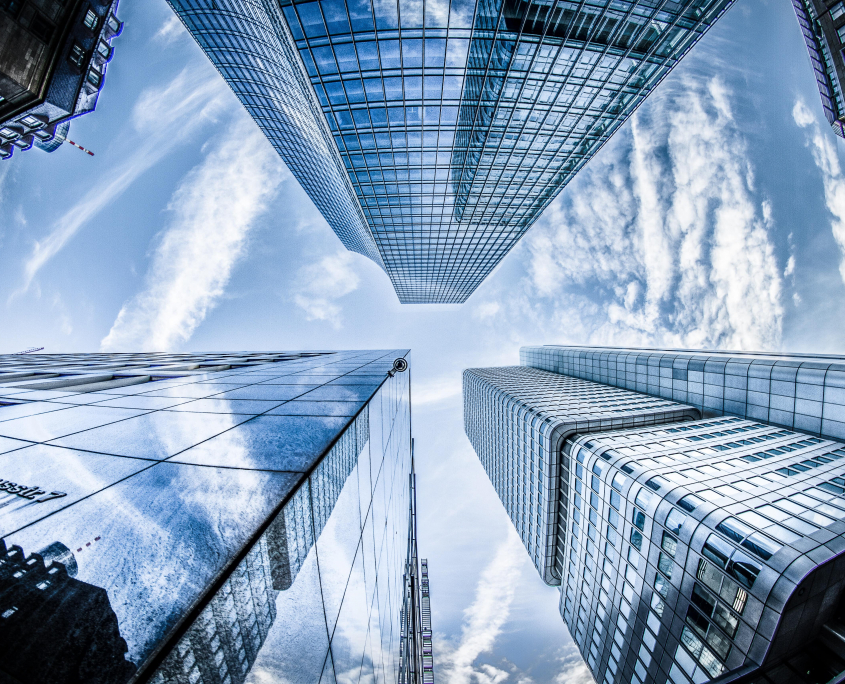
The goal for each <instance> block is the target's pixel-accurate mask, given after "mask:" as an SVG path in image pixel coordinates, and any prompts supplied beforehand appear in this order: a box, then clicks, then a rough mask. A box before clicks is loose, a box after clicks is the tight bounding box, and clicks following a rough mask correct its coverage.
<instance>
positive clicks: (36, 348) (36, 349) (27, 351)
mask: <svg viewBox="0 0 845 684" xmlns="http://www.w3.org/2000/svg"><path fill="white" fill-rule="evenodd" d="M42 349H44V347H30V348H29V349H24V350H23V351H22V352H15V353H14V354H13V356H17V355H18V354H32V352H37V351H41V350H42Z"/></svg>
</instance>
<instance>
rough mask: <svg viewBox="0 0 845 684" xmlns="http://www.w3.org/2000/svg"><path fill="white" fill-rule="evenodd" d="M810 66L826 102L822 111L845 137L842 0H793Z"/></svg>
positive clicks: (844, 66)
mask: <svg viewBox="0 0 845 684" xmlns="http://www.w3.org/2000/svg"><path fill="white" fill-rule="evenodd" d="M792 6H793V8H794V9H795V16H796V17H797V18H798V26H799V27H800V28H801V33H802V35H803V36H804V43H805V44H806V46H807V52H808V55H809V57H810V66H811V67H812V68H813V74H814V75H815V77H816V85H817V86H818V88H819V95H821V99H822V109H824V115H825V118H826V119H827V121H828V123H829V124H830V125H831V127H832V128H833V131H834V133H836V135H838V136H839V137H840V138H845V104H843V100H842V84H843V82H845V57H843V55H842V50H843V47H845V4H843V3H842V1H841V0H835V1H834V2H826V1H825V0H792Z"/></svg>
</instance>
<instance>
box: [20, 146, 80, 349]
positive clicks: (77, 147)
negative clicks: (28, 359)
mask: <svg viewBox="0 0 845 684" xmlns="http://www.w3.org/2000/svg"><path fill="white" fill-rule="evenodd" d="M65 142H69V143H70V144H71V145H73V146H74V147H75V148H76V149H78V150H82V151H83V152H85V153H86V154H90V155H91V156H92V157H93V156H94V153H93V152H92V151H91V150H87V149H85V148H84V147H82V145H79V144H77V143H75V142H73V140H71V139H70V138H68V139H66V140H65ZM42 349H43V347H42ZM21 353H23V352H21Z"/></svg>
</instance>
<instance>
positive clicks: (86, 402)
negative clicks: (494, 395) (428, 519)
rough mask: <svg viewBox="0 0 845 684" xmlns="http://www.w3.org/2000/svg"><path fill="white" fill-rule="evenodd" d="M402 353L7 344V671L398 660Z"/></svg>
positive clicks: (100, 674) (220, 678)
mask: <svg viewBox="0 0 845 684" xmlns="http://www.w3.org/2000/svg"><path fill="white" fill-rule="evenodd" d="M408 358H409V353H408V351H407V350H381V351H355V352H343V351H340V352H328V351H321V352H291V353H236V354H54V355H25V356H21V355H13V356H2V357H0V524H2V530H0V678H6V676H7V675H8V677H9V678H11V679H10V681H20V682H33V683H35V682H52V683H54V684H65V683H67V684H70V683H71V682H78V683H80V684H81V683H82V682H102V683H103V684H123V683H124V682H128V681H130V680H131V681H132V682H153V683H154V684H198V683H200V682H201V683H203V684H212V683H213V684H236V683H238V684H239V683H241V682H247V681H286V682H318V681H319V682H335V681H352V680H354V681H359V680H360V681H374V682H395V681H397V679H398V676H399V659H400V639H401V636H402V617H403V599H404V595H405V582H404V578H403V574H404V573H405V571H406V569H407V567H408V566H409V563H411V564H415V563H416V556H417V552H416V535H415V534H412V532H413V531H414V530H413V528H412V527H411V525H410V522H411V521H410V511H411V504H410V497H411V485H410V483H411V482H412V473H413V462H412V454H411V449H412V447H411V424H410V377H409V375H410V373H409V372H406V369H407V361H406V359H408ZM411 554H412V556H413V557H412V558H411V559H410V560H409V556H410V555H411ZM429 648H430V646H429ZM429 669H430V668H429ZM4 680H5V679H4ZM413 681H414V682H417V681H422V679H415V680H413Z"/></svg>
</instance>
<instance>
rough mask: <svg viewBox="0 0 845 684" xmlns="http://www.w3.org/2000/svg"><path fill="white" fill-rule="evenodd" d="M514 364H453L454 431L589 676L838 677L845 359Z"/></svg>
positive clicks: (600, 356) (565, 356)
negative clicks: (460, 409) (459, 400)
mask: <svg viewBox="0 0 845 684" xmlns="http://www.w3.org/2000/svg"><path fill="white" fill-rule="evenodd" d="M521 363H522V364H523V365H521V366H518V367H513V368H487V369H469V370H466V371H464V407H465V408H464V420H465V426H466V432H467V435H468V437H469V438H470V441H471V442H472V444H473V447H474V448H475V450H476V453H477V454H478V456H479V459H480V460H481V462H482V465H483V466H484V468H485V470H486V471H487V473H488V475H489V477H490V480H491V482H492V484H493V486H494V488H495V489H496V491H497V493H498V494H499V496H500V498H501V500H502V503H503V504H504V505H505V508H506V509H507V511H508V513H509V515H510V517H511V519H512V520H513V522H514V525H515V526H516V527H517V529H518V530H519V532H520V534H521V536H522V539H523V542H524V543H525V546H526V549H527V550H528V552H529V554H530V555H531V556H532V558H533V559H534V563H535V565H536V566H537V568H538V570H539V572H540V574H541V576H542V577H543V579H544V580H545V581H546V582H547V583H549V584H552V585H558V586H560V612H561V615H562V617H563V619H564V621H565V623H566V625H567V627H568V629H569V632H570V634H571V635H572V637H573V639H574V640H575V643H576V644H577V646H578V648H579V650H580V651H581V654H582V656H583V657H584V660H585V661H586V662H587V665H588V666H589V668H590V671H591V673H592V674H593V677H594V678H595V679H596V681H597V682H598V683H599V684H617V683H618V684H621V683H623V682H624V683H626V684H627V683H629V682H630V683H634V684H651V683H652V682H654V683H656V684H664V683H666V682H668V683H671V684H690V682H694V683H696V684H699V683H701V682H705V681H708V680H711V679H715V678H718V681H719V682H720V684H721V683H725V684H727V683H728V682H732V683H735V684H739V683H740V682H742V683H748V684H751V683H752V682H754V683H757V684H774V683H775V682H796V683H801V684H826V683H827V682H831V681H840V679H837V677H838V678H842V677H845V627H843V624H845V623H843V618H845V604H843V598H845V593H844V592H845V479H843V475H845V470H843V466H845V445H844V444H843V443H842V442H840V441H836V440H835V439H833V438H835V437H836V434H837V433H836V430H837V426H836V425H835V424H834V423H831V422H828V420H834V421H835V419H836V417H837V416H838V415H839V412H840V411H841V410H842V406H843V404H845V389H842V388H843V387H845V383H843V382H842V379H843V378H845V359H844V358H840V357H832V358H831V357H817V356H816V357H812V356H800V355H763V354H742V353H718V352H712V353H709V352H708V353H704V352H691V351H682V350H676V351H671V350H670V351H659V350H635V349H604V348H573V347H553V346H552V347H527V348H523V349H522V350H521ZM646 392H647V393H648V394H646ZM740 395H742V396H740ZM790 402H791V404H790ZM764 412H765V416H764V415H763V413H764ZM813 417H816V418H817V420H816V421H815V422H812V421H809V419H810V418H813Z"/></svg>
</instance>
